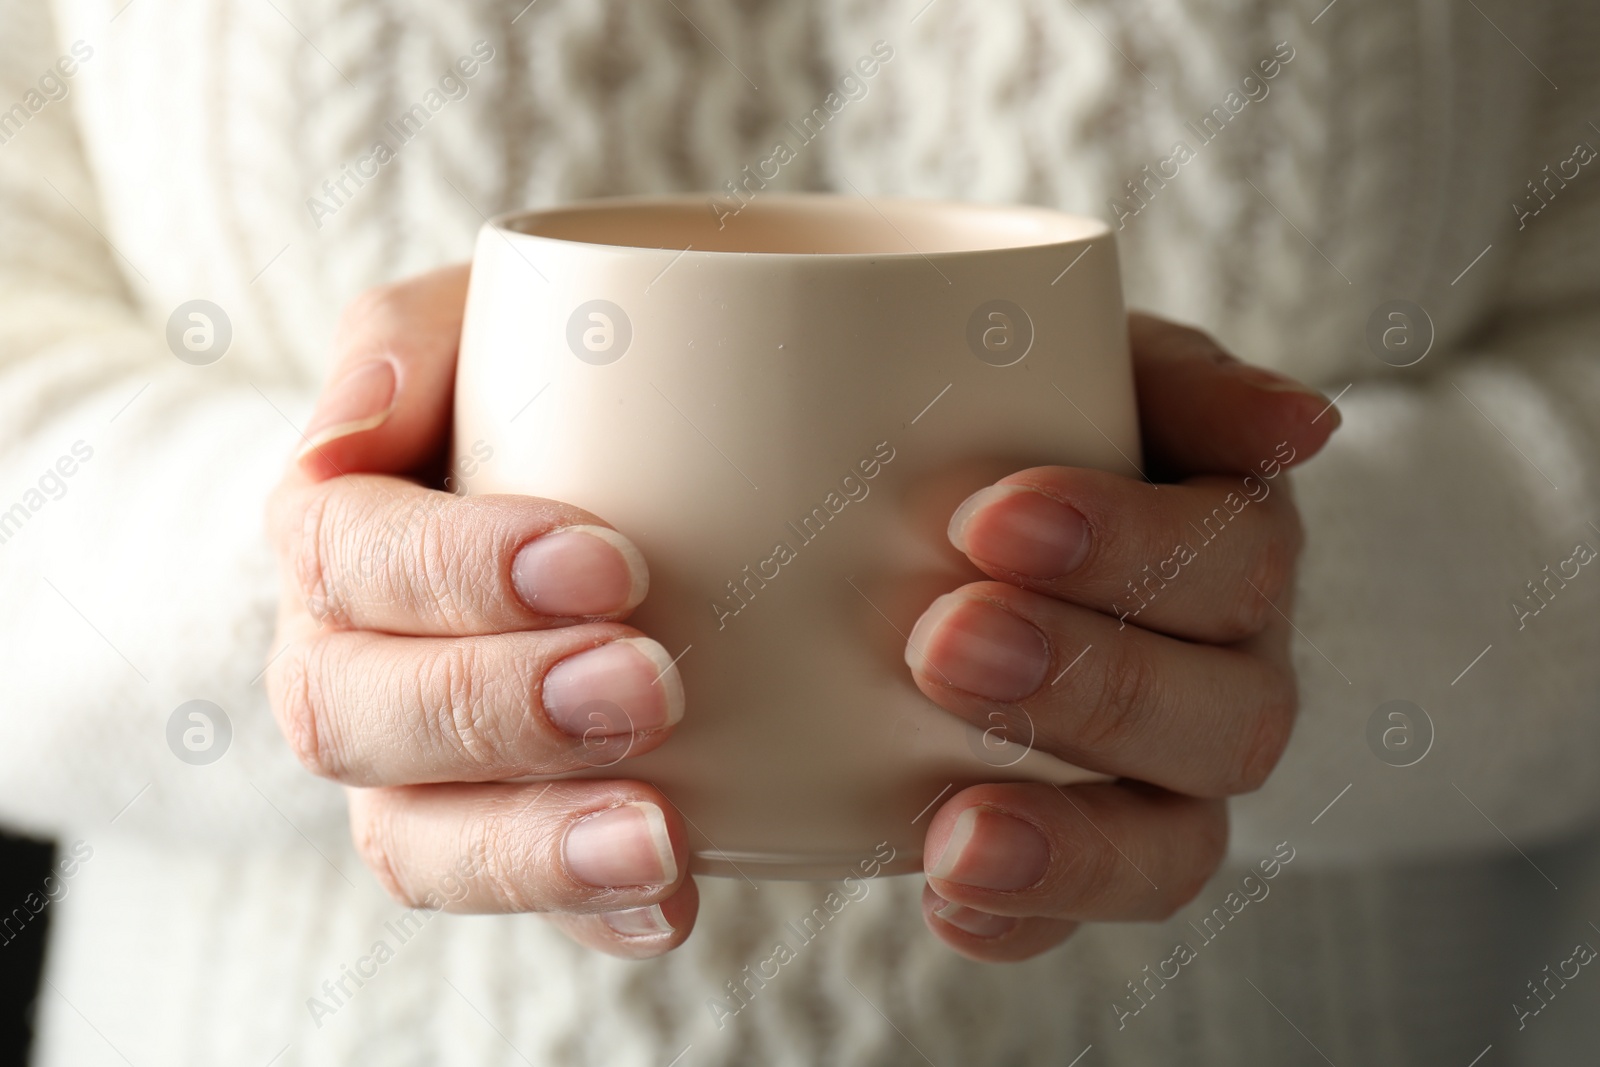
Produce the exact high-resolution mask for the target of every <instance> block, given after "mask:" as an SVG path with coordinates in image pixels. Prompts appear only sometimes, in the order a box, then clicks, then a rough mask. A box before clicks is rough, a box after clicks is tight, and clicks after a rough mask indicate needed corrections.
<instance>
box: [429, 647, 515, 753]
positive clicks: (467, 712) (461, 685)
mask: <svg viewBox="0 0 1600 1067" xmlns="http://www.w3.org/2000/svg"><path fill="white" fill-rule="evenodd" d="M490 666H491V665H490V664H489V663H487V662H486V660H485V657H484V653H483V651H482V650H481V648H480V646H479V644H478V643H477V642H475V641H472V640H464V641H459V642H455V643H453V644H451V645H448V646H446V647H445V648H444V649H443V650H442V651H441V652H440V653H439V654H438V655H437V656H436V657H435V658H434V660H433V662H432V663H431V664H430V665H429V666H428V668H427V669H426V671H425V672H424V674H423V677H422V679H421V683H420V684H421V686H422V688H423V693H422V695H421V701H420V702H421V704H422V705H423V706H424V707H431V708H433V709H434V713H433V714H431V715H426V716H424V717H423V721H424V723H426V724H427V725H426V726H425V728H426V729H430V730H432V732H433V733H434V736H433V737H432V738H428V739H427V740H428V741H430V742H432V743H433V744H434V745H436V746H438V748H439V749H443V750H446V751H451V752H454V753H455V754H456V755H458V756H459V757H460V758H461V759H462V760H463V762H464V763H465V764H466V765H468V766H470V767H473V768H476V769H477V770H478V772H480V773H481V774H485V775H492V774H495V773H498V772H499V771H502V770H504V769H505V767H506V758H505V753H506V750H507V747H508V742H509V741H511V740H513V739H512V738H509V737H507V736H506V734H505V731H504V729H503V725H502V723H501V722H500V720H499V718H498V717H497V716H496V715H494V713H493V708H492V703H493V702H492V700H491V699H490V695H489V687H488V685H487V678H488V673H487V672H488V670H489V669H490Z"/></svg>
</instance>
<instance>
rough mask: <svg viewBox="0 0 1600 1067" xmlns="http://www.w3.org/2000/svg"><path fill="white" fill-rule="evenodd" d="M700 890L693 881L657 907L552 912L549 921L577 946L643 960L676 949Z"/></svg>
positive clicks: (684, 883) (688, 930) (687, 928)
mask: <svg viewBox="0 0 1600 1067" xmlns="http://www.w3.org/2000/svg"><path fill="white" fill-rule="evenodd" d="M699 910H700V890H699V888H698V887H697V886H696V885H695V882H694V879H693V878H685V879H684V880H683V881H682V882H681V883H679V886H678V891H677V892H676V893H674V894H673V895H672V896H670V897H668V898H667V899H666V900H663V901H662V902H661V903H659V904H648V905H646V906H644V907H642V908H628V909H626V910H623V911H610V912H605V913H604V914H601V915H583V914H576V913H573V912H556V913H554V914H552V915H550V916H549V919H550V921H551V922H552V923H554V924H555V925H556V926H558V927H560V928H561V930H562V931H564V932H565V933H566V935H567V936H568V937H570V938H572V939H573V940H574V941H576V942H577V943H578V944H580V945H585V946H587V947H589V948H593V949H598V950H599V951H601V952H605V953H609V954H610V955H613V956H620V957H622V958H623V959H629V960H644V959H650V958H652V957H655V956H660V955H662V954H663V953H666V952H669V951H671V950H672V949H675V948H677V947H678V946H679V945H681V944H683V943H684V941H685V940H687V939H688V937H689V934H690V933H691V932H692V931H693V930H694V920H695V916H696V914H697V913H698V912H699Z"/></svg>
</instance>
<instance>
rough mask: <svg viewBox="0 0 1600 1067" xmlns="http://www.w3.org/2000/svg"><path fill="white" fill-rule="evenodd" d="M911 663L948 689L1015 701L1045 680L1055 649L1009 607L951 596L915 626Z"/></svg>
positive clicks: (908, 652) (908, 649) (938, 602)
mask: <svg viewBox="0 0 1600 1067" xmlns="http://www.w3.org/2000/svg"><path fill="white" fill-rule="evenodd" d="M906 662H907V663H908V664H910V665H911V669H912V670H915V671H919V672H922V673H924V674H926V675H927V676H928V677H930V678H932V679H934V680H936V681H940V682H943V683H944V684H945V685H949V686H953V687H955V688H956V689H964V690H966V691H967V692H969V693H972V694H974V695H975V696H980V697H985V698H987V699H989V700H1001V701H1008V702H1009V701H1015V700H1021V699H1022V698H1023V697H1025V696H1027V695H1028V694H1029V693H1032V692H1033V691H1034V690H1036V689H1038V688H1039V686H1040V684H1041V683H1043V682H1044V676H1045V672H1046V671H1048V670H1049V669H1050V646H1049V644H1048V643H1047V642H1046V641H1045V639H1044V634H1042V633H1040V632H1039V631H1038V630H1037V629H1036V628H1035V627H1033V626H1032V625H1030V624H1029V623H1026V622H1023V621H1022V620H1021V619H1019V618H1018V617H1017V616H1015V615H1013V614H1011V612H1009V611H1006V610H1005V609H1004V608H1000V607H996V606H995V605H994V604H991V603H990V602H989V601H987V600H976V599H973V598H971V597H966V596H963V595H961V594H960V593H947V594H945V595H944V596H942V597H940V598H939V599H938V600H935V601H934V602H933V603H932V605H930V606H929V608H928V610H927V611H925V612H923V613H922V618H920V619H918V620H917V625H916V626H915V627H913V628H912V630H911V638H910V640H909V641H908V642H907V647H906Z"/></svg>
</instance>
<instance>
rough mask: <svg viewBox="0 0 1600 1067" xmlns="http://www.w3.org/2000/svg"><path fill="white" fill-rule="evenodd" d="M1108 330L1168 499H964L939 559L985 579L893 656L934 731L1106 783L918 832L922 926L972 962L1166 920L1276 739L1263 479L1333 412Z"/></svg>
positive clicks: (1074, 471) (1271, 556) (1301, 455)
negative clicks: (1093, 926) (1116, 340)
mask: <svg viewBox="0 0 1600 1067" xmlns="http://www.w3.org/2000/svg"><path fill="white" fill-rule="evenodd" d="M1131 330H1132V341H1133V356H1134V369H1135V376H1136V381H1137V385H1138V399H1139V416H1140V420H1141V424H1142V425H1143V428H1144V445H1145V455H1146V462H1147V464H1148V465H1149V467H1150V469H1151V472H1152V475H1153V476H1155V477H1158V478H1162V479H1163V480H1166V479H1170V480H1171V481H1172V483H1173V484H1163V485H1161V486H1160V487H1159V488H1158V487H1156V486H1154V485H1152V484H1147V483H1146V482H1144V481H1141V480H1139V479H1137V478H1129V477H1122V476H1119V475H1114V474H1106V473H1103V472H1100V471H1094V470H1085V469H1080V468H1072V467H1037V468H1034V469H1032V470H1026V471H1021V472H1019V473H1017V474H1013V475H1011V476H1009V477H1007V478H1004V479H1002V480H1001V481H1000V482H999V483H997V484H996V485H993V486H989V487H987V488H985V489H983V490H981V491H979V492H978V493H975V494H974V495H973V496H972V497H970V498H969V499H968V500H967V501H966V502H964V503H963V504H962V505H961V506H960V508H958V509H957V511H956V513H955V515H954V517H953V518H952V520H951V523H950V539H951V541H952V542H953V543H954V544H955V546H956V547H957V548H958V549H960V550H961V551H962V552H964V553H965V554H966V555H967V557H968V558H969V559H971V560H972V562H973V563H974V564H976V565H977V566H978V568H979V569H980V570H982V571H983V572H984V573H985V574H988V575H989V576H990V577H991V578H993V579H994V580H993V581H987V582H975V583H973V584H971V585H967V586H964V587H962V588H961V589H958V590H956V591H955V592H953V593H950V594H949V595H947V596H944V597H941V598H939V599H938V600H936V601H934V603H933V605H932V606H931V607H929V608H928V610H927V612H926V613H924V614H923V616H922V618H921V619H920V620H919V621H918V622H917V625H916V628H915V629H914V630H913V631H912V633H911V637H910V641H909V645H910V647H909V648H908V649H907V653H906V658H907V661H908V662H909V663H910V664H911V667H912V673H913V675H914V676H915V678H916V682H917V685H918V686H919V687H920V688H921V689H922V691H923V692H924V693H926V694H927V695H928V697H929V698H930V699H932V700H934V701H935V702H937V703H938V704H939V705H940V706H941V707H943V708H945V709H946V710H948V711H950V712H952V713H954V714H956V715H960V716H962V717H964V718H966V719H968V720H970V721H971V722H972V723H974V724H975V725H978V726H982V727H984V728H993V727H994V726H995V724H996V723H997V722H1002V723H1004V724H1005V729H1006V734H1007V736H1008V737H1009V738H1031V739H1032V744H1033V747H1035V748H1038V749H1041V750H1043V751H1045V752H1048V753H1051V754H1052V755H1056V756H1059V757H1061V758H1062V759H1064V760H1066V761H1068V762H1070V763H1074V764H1077V765H1079V766H1082V767H1085V768H1088V769H1091V770H1095V771H1099V772H1102V773H1104V774H1108V775H1112V776H1114V778H1115V780H1114V781H1111V782H1106V783H1101V784H1089V785H1076V786H1069V787H1065V788H1058V787H1055V786H1052V785H1047V784H1037V783H1015V784H990V785H980V786H974V787H972V788H970V789H966V790H963V791H962V792H960V793H958V794H956V795H955V796H954V797H952V798H950V800H948V801H947V802H946V803H945V804H944V806H943V807H941V808H940V809H939V812H938V814H937V815H936V816H935V817H934V819H933V821H932V823H931V824H930V825H929V828H928V834H927V840H926V851H925V855H926V856H927V857H928V859H927V871H926V873H927V877H928V886H927V888H926V889H925V890H924V892H923V916H924V919H925V920H926V922H927V923H928V925H929V927H930V928H931V929H932V930H933V932H934V933H935V934H936V935H937V936H939V937H940V938H941V939H943V940H944V941H945V942H946V943H948V944H950V945H951V946H953V947H954V948H955V949H957V950H958V951H960V952H961V953H963V954H965V955H967V956H970V957H972V958H974V959H980V960H1018V959H1025V958H1027V957H1029V956H1032V955H1035V954H1037V953H1039V952H1042V951H1044V950H1045V949H1047V948H1050V947H1051V946H1053V945H1055V944H1058V943H1059V942H1061V941H1062V940H1064V939H1065V938H1067V937H1068V936H1070V935H1071V934H1072V932H1073V930H1074V929H1076V928H1077V926H1078V924H1079V923H1082V922H1091V921H1099V922H1108V921H1126V920H1146V919H1148V920H1158V919H1165V918H1167V917H1168V916H1170V915H1172V914H1173V913H1174V912H1175V911H1176V910H1177V909H1178V908H1180V907H1181V906H1182V905H1184V904H1186V903H1188V902H1189V901H1190V900H1192V899H1193V898H1194V896H1195V895H1196V894H1197V893H1198V892H1199V890H1200V888H1201V887H1202V886H1203V885H1204V884H1205V883H1206V881H1207V880H1208V879H1209V878H1210V876H1211V875H1212V874H1213V873H1214V872H1215V871H1216V869H1217V867H1218V866H1219V865H1220V863H1221V862H1222V858H1223V854H1224V852H1225V850H1226V846H1227V840H1228V816H1227V809H1226V802H1225V798H1226V797H1229V796H1233V795H1235V794H1239V793H1244V792H1249V791H1251V790H1254V789H1256V788H1258V787H1259V786H1260V785H1261V784H1262V783H1263V782H1264V781H1265V780H1266V778H1267V775H1268V774H1269V773H1270V772H1271V771H1272V768H1273V766H1274V765H1276V763H1277V762H1278V759H1279V757H1280V756H1281V755H1282V753H1283V749H1284V746H1285V745H1286V744H1287V743H1288V740H1289V732H1290V729H1291V727H1292V725H1293V721H1294V715H1295V707H1296V693H1295V678H1294V672H1293V669H1292V668H1291V666H1290V663H1289V634H1290V632H1291V631H1290V627H1289V624H1288V621H1287V618H1286V616H1287V613H1288V612H1289V610H1290V597H1291V594H1292V591H1293V579H1294V570H1295V561H1296V558H1297V556H1298V554H1299V552H1300V547H1301V540H1302V535H1301V528H1300V520H1299V516H1298V514H1297V513H1296V511H1295V507H1294V503H1293V501H1292V499H1291V497H1290V494H1289V487H1288V484H1287V478H1285V477H1284V476H1283V473H1282V472H1283V471H1284V470H1285V469H1286V468H1288V467H1289V466H1291V465H1292V464H1294V463H1298V462H1302V461H1304V460H1306V459H1308V458H1310V457H1311V456H1312V455H1314V454H1315V453H1316V452H1317V451H1318V450H1319V449H1321V447H1322V446H1323V445H1324V444H1325V443H1326V442H1327V439H1328V436H1329V435H1330V434H1331V433H1332V432H1333V430H1334V429H1335V428H1336V427H1337V426H1338V422H1339V414H1338V410H1337V409H1336V408H1330V405H1329V404H1328V401H1327V400H1326V399H1325V398H1323V397H1322V396H1321V395H1320V394H1318V393H1315V392H1313V391H1312V390H1310V389H1308V388H1306V387H1304V386H1300V385H1298V384H1297V383H1294V382H1292V381H1289V380H1288V379H1283V378H1279V377H1278V376H1276V375H1272V374H1270V373H1268V372H1266V371H1264V370H1261V369H1259V368H1254V367H1250V366H1247V365H1246V364H1243V363H1240V362H1238V361H1237V360H1235V359H1234V358H1233V357H1231V356H1229V355H1228V354H1227V353H1225V352H1223V351H1222V350H1221V349H1220V348H1219V347H1217V345H1216V344H1215V342H1213V341H1212V340H1211V339H1210V338H1208V337H1206V336H1205V335H1204V334H1201V333H1198V332H1197V331H1194V330H1190V329H1186V328H1184V327H1181V326H1177V325H1174V324H1172V323H1168V322H1163V321H1161V320H1159V319H1154V318H1150V317H1148V316H1143V315H1134V316H1132V318H1131Z"/></svg>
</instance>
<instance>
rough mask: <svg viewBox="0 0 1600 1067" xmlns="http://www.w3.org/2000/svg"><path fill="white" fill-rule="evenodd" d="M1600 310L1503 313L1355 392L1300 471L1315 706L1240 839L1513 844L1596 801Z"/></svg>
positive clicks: (1245, 810) (1584, 304)
mask: <svg viewBox="0 0 1600 1067" xmlns="http://www.w3.org/2000/svg"><path fill="white" fill-rule="evenodd" d="M1591 304H1592V302H1591V301H1578V302H1575V303H1574V304H1573V305H1571V306H1569V307H1565V308H1562V307H1544V308H1539V309H1536V310H1529V311H1527V312H1525V313H1522V314H1518V315H1513V316H1509V317H1507V318H1505V319H1503V320H1502V321H1501V323H1500V325H1499V327H1498V328H1497V329H1496V330H1495V331H1494V332H1493V333H1492V334H1490V335H1488V336H1486V337H1485V338H1484V339H1482V340H1480V341H1478V342H1475V343H1474V344H1472V345H1471V346H1469V347H1467V348H1465V349H1462V350H1460V351H1457V352H1454V353H1441V354H1438V358H1437V359H1435V358H1434V356H1429V357H1428V360H1426V361H1424V363H1422V364H1419V365H1418V366H1417V367H1415V368H1411V369H1410V370H1409V371H1408V372H1407V373H1406V374H1404V375H1402V374H1397V373H1391V374H1389V375H1387V376H1384V377H1375V378H1372V379H1367V380H1360V381H1357V382H1355V383H1354V384H1353V385H1351V387H1350V389H1349V391H1348V393H1347V394H1346V395H1345V396H1344V398H1343V399H1342V400H1341V401H1340V408H1341V411H1342V413H1343V416H1344V425H1343V427H1342V428H1341V430H1340V431H1339V433H1338V434H1336V435H1335V436H1334V439H1333V441H1332V442H1331V443H1330V445H1329V447H1328V449H1327V451H1326V452H1325V453H1324V454H1323V455H1321V456H1319V457H1318V458H1317V459H1315V460H1314V461H1313V462H1311V463H1310V464H1309V465H1307V466H1306V467H1305V468H1304V469H1303V470H1302V471H1300V472H1298V473H1297V474H1296V475H1295V484H1294V489H1295V492H1296V495H1297V500H1298V502H1299V505H1300V508H1301V512H1302V515H1303V517H1304V520H1305V524H1306V529H1307V531H1308V535H1307V536H1308V545H1307V550H1306V553H1305V556H1304V558H1303V561H1302V570H1301V575H1300V588H1299V592H1298V605H1297V609H1298V610H1297V612H1296V622H1297V624H1298V627H1299V631H1298V633H1297V634H1296V636H1295V638H1294V641H1295V661H1296V666H1297V667H1298V669H1299V672H1300V678H1301V690H1302V707H1301V718H1300V722H1299V725H1298V727H1297V731H1296V735H1295V737H1294V739H1293V741H1292V742H1291V744H1290V748H1289V751H1288V753H1287V755H1286V757H1285V759H1284V761H1283V763H1282V764H1281V765H1280V767H1279V768H1278V770H1277V772H1276V773H1275V775H1274V777H1273V778H1272V779H1271V781H1270V782H1269V783H1268V785H1267V787H1266V788H1265V789H1264V790H1263V791H1262V792H1261V793H1260V794H1258V795H1256V796H1252V797H1248V798H1245V799H1243V800H1242V801H1240V802H1239V803H1237V804H1236V806H1235V812H1236V816H1237V819H1236V823H1237V827H1236V835H1235V842H1236V847H1237V849H1238V851H1239V853H1240V854H1243V855H1255V854H1257V853H1259V852H1260V850H1261V848H1262V847H1263V846H1265V847H1267V848H1268V849H1270V844H1269V839H1270V841H1279V840H1283V839H1284V838H1285V837H1287V838H1289V839H1290V840H1293V841H1307V842H1308V843H1314V846H1315V847H1314V849H1313V851H1312V853H1311V854H1313V855H1321V856H1323V857H1324V858H1327V859H1330V860H1334V861H1342V860H1349V859H1353V858H1372V857H1376V856H1383V857H1389V858H1395V859H1402V858H1417V857H1419V856H1425V855H1427V854H1429V853H1435V854H1437V853H1440V852H1445V851H1458V850H1464V849H1477V848H1484V847H1489V848H1495V849H1501V850H1504V849H1506V848H1507V842H1508V841H1509V842H1512V843H1515V844H1516V845H1517V846H1519V847H1522V846H1526V845H1528V844H1530V843H1534V842H1537V841H1538V840H1539V839H1541V838H1548V837H1552V836H1555V835H1558V834H1561V833H1564V832H1569V831H1571V830H1573V829H1574V828H1577V827H1580V826H1582V825H1584V824H1587V823H1591V822H1592V821H1593V820H1594V819H1595V818H1596V817H1597V816H1600V775H1597V774H1595V763H1596V758H1597V756H1600V707H1597V705H1600V657H1597V656H1596V655H1595V653H1596V651H1597V650H1600V556H1597V552H1600V526H1597V525H1596V524H1597V523H1600V507H1597V502H1600V447H1597V442H1600V315H1597V314H1595V313H1594V312H1593V311H1592V310H1588V308H1589V306H1590V305H1591ZM1336 388H1337V387H1336ZM1391 701H1408V702H1410V704H1412V705H1415V706H1416V707H1419V708H1420V709H1422V713H1421V714H1419V713H1417V712H1416V711H1414V710H1413V709H1411V708H1409V707H1407V706H1406V705H1400V704H1396V705H1391V704H1389V702H1391ZM1380 709H1381V710H1380ZM1396 713H1398V714H1399V715H1401V716H1403V718H1396V717H1394V716H1395V714H1396ZM1347 787H1348V788H1347ZM1336 799H1337V803H1334V806H1333V807H1332V808H1329V809H1328V810H1327V812H1326V814H1322V812H1323V809H1324V807H1325V806H1326V805H1328V804H1330V803H1333V802H1334V801H1335V800H1336ZM1314 818H1315V819H1317V822H1316V823H1315V824H1314V825H1313V823H1312V820H1313V819H1314ZM1530 876H1532V875H1531V874H1530Z"/></svg>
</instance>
